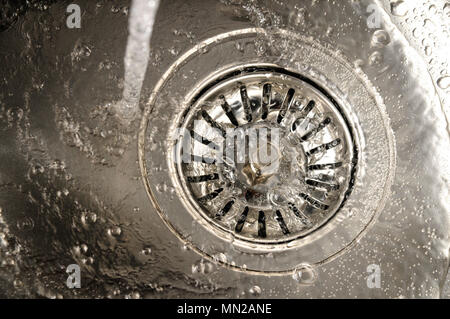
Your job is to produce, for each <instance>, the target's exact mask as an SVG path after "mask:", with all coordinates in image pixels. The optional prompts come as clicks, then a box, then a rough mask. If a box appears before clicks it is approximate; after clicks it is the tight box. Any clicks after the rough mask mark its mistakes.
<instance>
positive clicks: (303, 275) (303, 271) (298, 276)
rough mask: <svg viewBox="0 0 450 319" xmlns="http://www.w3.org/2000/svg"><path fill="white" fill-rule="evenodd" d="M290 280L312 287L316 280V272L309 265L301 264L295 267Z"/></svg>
mask: <svg viewBox="0 0 450 319" xmlns="http://www.w3.org/2000/svg"><path fill="white" fill-rule="evenodd" d="M292 278H293V279H294V280H295V281H297V282H298V283H299V284H302V285H312V284H313V283H314V282H315V281H316V280H317V272H316V270H315V269H314V267H313V266H312V265H310V264H307V263H303V264H300V265H298V266H297V268H296V269H295V270H294V273H293V274H292Z"/></svg>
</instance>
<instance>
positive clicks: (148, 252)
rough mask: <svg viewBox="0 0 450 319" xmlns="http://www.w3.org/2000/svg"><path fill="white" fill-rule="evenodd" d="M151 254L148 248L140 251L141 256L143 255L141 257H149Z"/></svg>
mask: <svg viewBox="0 0 450 319" xmlns="http://www.w3.org/2000/svg"><path fill="white" fill-rule="evenodd" d="M151 253H152V249H151V248H150V247H146V248H144V249H142V254H143V255H146V256H148V255H150V254H151Z"/></svg>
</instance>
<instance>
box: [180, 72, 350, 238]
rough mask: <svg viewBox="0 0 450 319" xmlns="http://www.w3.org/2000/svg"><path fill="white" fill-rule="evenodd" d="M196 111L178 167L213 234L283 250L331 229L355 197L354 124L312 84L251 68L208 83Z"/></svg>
mask: <svg viewBox="0 0 450 319" xmlns="http://www.w3.org/2000/svg"><path fill="white" fill-rule="evenodd" d="M189 105H190V106H189V107H188V109H187V110H186V111H185V113H184V114H185V115H184V116H183V117H182V118H181V123H180V124H179V127H180V130H179V132H180V134H179V138H178V140H177V142H176V144H175V145H176V147H175V152H174V159H173V161H174V163H175V164H176V165H177V172H178V174H177V177H178V178H179V181H178V182H179V183H180V185H182V188H183V191H184V193H185V196H184V198H186V199H188V203H186V204H187V205H186V206H187V207H188V208H189V209H190V210H191V211H194V213H197V214H199V215H201V216H202V218H204V219H205V220H206V221H207V225H208V226H209V227H211V230H212V231H213V232H216V233H218V234H220V232H217V230H222V231H226V232H228V233H230V234H233V236H235V237H236V239H239V240H242V241H246V242H250V243H259V244H272V245H273V244H279V243H286V242H289V241H292V240H295V239H297V238H299V237H303V236H307V235H308V234H309V233H311V232H313V231H314V230H316V229H317V228H319V227H321V226H322V225H324V224H325V223H326V222H327V221H328V220H330V218H331V217H332V216H333V215H334V214H335V213H336V212H337V211H338V210H339V208H340V207H341V206H342V205H343V202H344V201H345V198H346V197H347V196H348V195H349V193H350V192H351V189H352V185H353V181H354V172H355V165H356V163H357V153H356V147H355V145H354V142H353V141H354V138H353V136H352V133H351V129H350V128H349V122H348V120H347V119H346V117H345V115H344V114H343V113H342V112H341V111H340V107H339V105H338V104H337V103H336V102H335V101H334V100H333V99H332V98H331V96H330V95H329V94H328V93H327V92H326V91H324V90H323V89H321V88H320V87H318V86H317V85H316V84H315V83H314V82H313V81H311V80H310V79H308V78H305V77H303V76H301V75H299V74H295V73H292V72H287V71H286V70H283V69H280V68H273V67H272V68H268V67H265V68H264V67H258V66H247V67H246V68H244V69H242V70H239V71H238V72H232V73H231V74H229V73H228V74H226V73H225V74H221V75H220V76H219V79H217V78H216V80H215V81H214V82H212V83H206V84H205V85H204V87H203V88H202V89H201V90H200V94H199V95H198V96H195V97H194V98H193V100H192V101H191V102H190V103H189Z"/></svg>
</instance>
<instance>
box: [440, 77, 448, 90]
mask: <svg viewBox="0 0 450 319" xmlns="http://www.w3.org/2000/svg"><path fill="white" fill-rule="evenodd" d="M437 85H438V86H439V87H440V88H441V89H443V90H446V89H448V88H449V87H450V76H448V75H445V76H443V77H440V78H439V79H438V80H437Z"/></svg>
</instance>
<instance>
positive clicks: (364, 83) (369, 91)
mask: <svg viewBox="0 0 450 319" xmlns="http://www.w3.org/2000/svg"><path fill="white" fill-rule="evenodd" d="M276 32H278V33H279V34H280V35H281V36H289V37H291V38H294V39H296V40H298V41H303V42H304V43H305V44H307V45H309V46H310V47H312V48H317V47H320V49H321V50H323V52H324V54H326V56H328V57H332V58H333V59H334V60H336V61H335V62H338V63H337V64H338V66H339V67H340V68H343V70H346V72H350V73H351V74H352V75H353V76H352V78H353V79H354V80H356V82H357V83H358V85H359V86H360V87H362V88H363V92H364V93H365V94H366V95H368V96H370V99H371V101H372V104H373V105H374V106H375V107H376V108H378V109H379V112H380V113H381V117H380V121H381V123H382V127H383V128H384V134H385V135H386V136H385V137H386V143H387V146H388V152H389V154H388V155H387V161H388V163H387V167H388V172H389V173H388V175H387V176H386V178H385V179H384V180H383V184H382V187H381V189H382V192H381V193H380V195H379V200H378V201H377V203H376V205H375V207H373V212H372V213H370V214H366V213H365V216H366V215H367V216H366V219H367V222H365V223H364V225H363V226H362V227H360V229H359V231H358V233H357V234H356V235H355V236H352V238H351V239H349V240H348V242H347V243H346V245H345V246H342V247H340V248H338V249H336V250H335V251H333V252H331V253H329V254H328V255H326V256H325V257H320V259H319V260H317V261H313V262H311V263H310V264H314V265H316V266H319V265H322V264H325V263H327V262H329V261H331V260H333V259H335V258H338V257H339V256H341V255H343V254H344V253H345V252H346V251H348V249H350V248H351V247H352V246H353V245H354V244H355V243H357V242H358V241H359V239H360V238H361V237H362V236H363V235H364V234H365V232H366V231H367V230H368V229H369V228H370V227H371V226H372V225H373V224H374V222H375V220H376V218H377V216H378V215H379V214H380V212H381V210H382V208H383V207H384V203H385V201H386V200H387V197H388V195H389V192H390V190H389V189H390V185H392V182H393V176H394V175H395V162H396V160H395V159H396V154H395V139H394V136H393V133H392V130H391V128H390V125H389V118H388V116H387V114H386V111H385V106H384V103H383V101H382V99H381V96H380V95H379V94H378V93H376V90H375V89H374V88H373V87H372V86H371V84H370V82H369V80H368V78H367V76H365V75H364V74H363V73H362V72H355V71H354V70H353V69H352V68H351V67H350V65H351V64H350V63H349V62H348V61H347V60H346V59H345V58H344V57H342V56H341V55H339V54H338V52H336V51H334V50H332V49H330V48H328V47H327V46H326V45H325V46H322V45H319V44H318V43H317V42H315V41H313V40H312V39H310V38H305V37H303V36H301V35H298V34H295V33H292V32H290V31H287V30H282V29H278V30H277V31H276ZM258 35H267V32H266V30H264V29H262V28H247V29H240V30H235V31H231V32H226V33H223V34H219V35H217V36H214V37H212V38H209V39H207V40H205V41H203V42H201V43H199V44H197V45H195V46H194V47H193V48H191V49H190V50H188V51H187V52H186V53H185V54H183V55H182V56H181V57H180V58H179V59H178V60H177V61H176V62H175V63H173V64H172V65H171V66H170V67H169V69H168V70H167V71H166V72H165V73H164V74H163V76H162V77H161V79H160V80H159V81H158V82H157V84H156V86H155V88H154V90H153V92H152V94H151V96H150V98H149V100H148V103H147V104H146V106H145V107H144V112H143V117H142V120H141V129H140V132H139V136H138V155H139V165H140V168H141V173H142V175H143V183H144V187H145V188H146V191H147V194H148V196H149V198H150V200H151V202H152V204H153V205H154V207H155V209H156V211H157V213H158V214H159V215H160V217H161V218H162V220H163V221H164V223H165V224H166V226H167V227H168V228H169V230H170V231H171V232H172V233H173V234H174V235H175V236H176V237H178V238H179V239H180V240H181V241H182V242H183V243H184V244H185V245H187V246H189V247H190V248H191V250H193V251H195V252H196V253H197V254H199V255H200V256H202V257H203V258H205V259H207V260H209V261H212V262H215V263H218V264H220V265H222V266H224V267H226V268H229V269H231V270H235V271H242V272H246V273H250V274H254V275H274V276H284V275H287V274H292V273H293V271H295V267H292V266H289V267H286V268H285V269H284V270H271V269H256V268H253V269H252V268H243V267H241V266H240V265H235V264H230V263H228V262H222V261H220V260H219V261H217V260H216V259H215V258H213V257H212V255H213V254H211V253H209V252H207V251H204V250H203V249H201V248H199V247H197V246H196V245H195V244H193V243H192V242H191V241H190V240H189V238H188V237H185V236H183V235H182V234H181V233H179V232H178V231H177V229H176V227H175V226H174V225H172V223H171V222H170V220H169V219H168V217H167V216H166V214H165V213H164V211H163V209H162V208H161V206H160V205H159V203H158V201H157V199H156V196H155V194H154V193H153V191H152V189H151V186H150V185H151V184H150V181H149V180H148V179H147V176H148V175H147V172H148V168H147V163H146V156H145V149H146V147H145V141H146V132H147V126H148V124H149V121H150V117H149V116H150V114H151V113H152V111H153V107H154V103H155V101H156V98H157V95H158V92H159V91H160V90H161V89H162V88H163V87H164V86H165V84H166V81H168V80H169V79H170V78H171V76H172V74H173V73H174V72H175V71H177V70H178V69H179V68H181V67H182V66H183V65H184V64H186V63H188V62H189V60H190V59H192V58H193V57H194V56H195V54H196V53H197V52H198V51H203V50H204V49H205V48H207V47H208V46H210V45H212V44H215V43H220V42H222V41H224V40H227V39H229V38H236V39H240V38H243V37H249V36H253V37H255V36H258ZM319 69H320V68H319ZM319 75H320V74H319ZM337 83H339V82H337ZM361 135H362V132H361V131H360V128H358V136H361ZM303 261H305V260H303Z"/></svg>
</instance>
